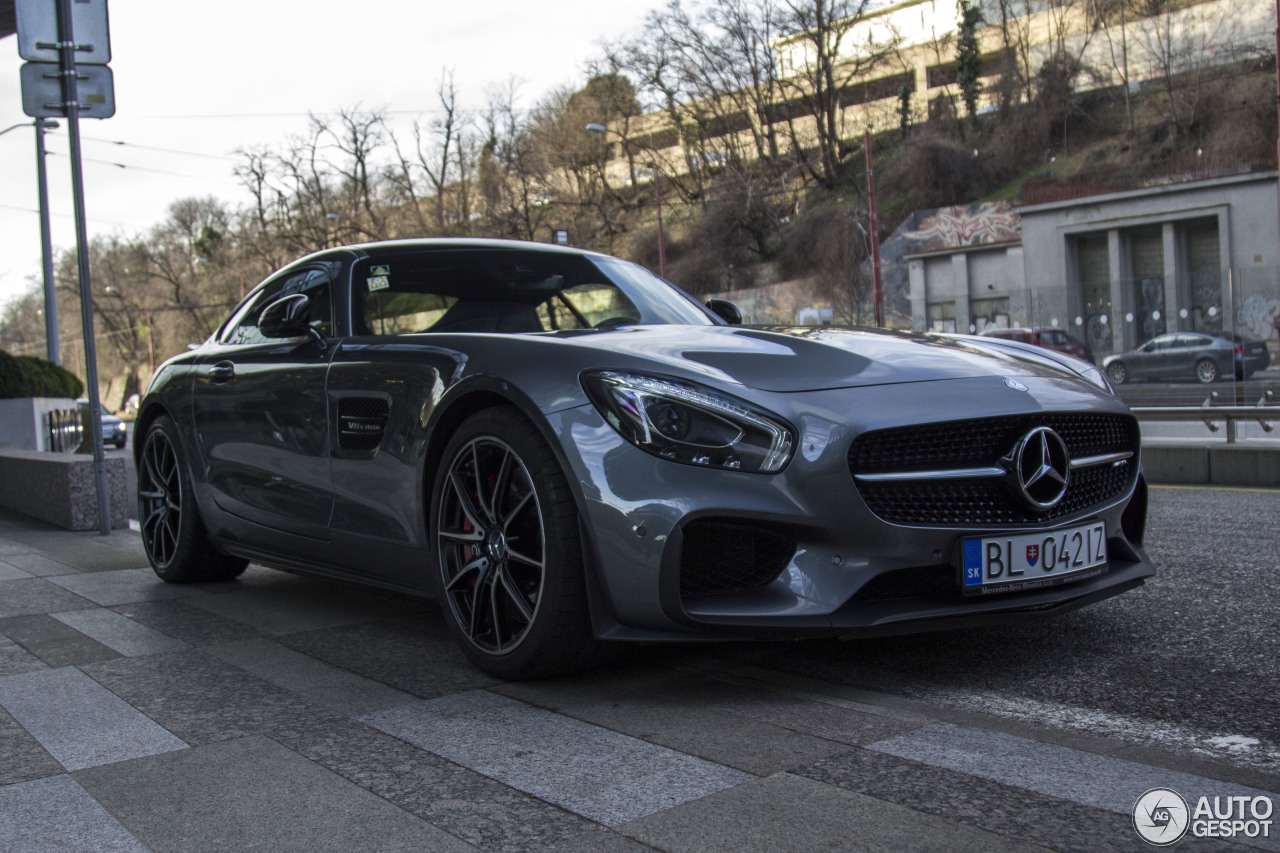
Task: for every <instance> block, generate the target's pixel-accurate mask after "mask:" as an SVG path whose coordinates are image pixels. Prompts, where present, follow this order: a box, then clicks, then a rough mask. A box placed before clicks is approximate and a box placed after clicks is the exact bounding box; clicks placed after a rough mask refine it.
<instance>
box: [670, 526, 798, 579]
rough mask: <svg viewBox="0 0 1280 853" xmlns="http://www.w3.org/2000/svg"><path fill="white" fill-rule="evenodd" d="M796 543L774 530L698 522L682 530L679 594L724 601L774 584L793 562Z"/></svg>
mask: <svg viewBox="0 0 1280 853" xmlns="http://www.w3.org/2000/svg"><path fill="white" fill-rule="evenodd" d="M795 550H796V543H795V539H793V538H792V537H790V536H788V535H786V534H783V533H778V532H776V531H773V530H766V529H761V528H758V527H748V526H747V525H744V524H739V523H735V522H726V521H710V520H708V521H695V522H693V523H692V524H690V525H688V526H686V527H685V528H684V546H683V548H682V549H681V552H680V594H681V595H687V596H696V595H723V594H725V593H730V592H746V591H749V590H753V589H759V588H760V587H763V586H766V585H768V584H769V583H772V582H773V580H774V578H776V577H777V576H778V575H779V574H780V573H781V572H782V570H783V569H784V568H786V565H787V563H788V562H790V560H791V555H792V554H794V553H795Z"/></svg>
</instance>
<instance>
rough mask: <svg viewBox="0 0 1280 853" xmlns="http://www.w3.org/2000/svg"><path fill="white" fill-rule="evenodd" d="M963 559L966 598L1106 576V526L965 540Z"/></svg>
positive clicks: (1096, 525)
mask: <svg viewBox="0 0 1280 853" xmlns="http://www.w3.org/2000/svg"><path fill="white" fill-rule="evenodd" d="M961 554H962V556H963V561H964V565H963V569H964V575H963V577H964V592H965V594H966V595H988V594H991V593H996V592H1016V591H1018V590H1023V589H1033V588H1035V587H1038V586H1049V585H1051V584H1055V583H1061V582H1063V581H1065V580H1068V579H1070V580H1078V579H1080V578H1081V577H1089V576H1091V575H1096V574H1101V572H1102V567H1103V566H1105V565H1106V563H1107V527H1106V525H1105V524H1104V523H1103V522H1101V521H1094V522H1090V523H1089V524H1083V525H1080V526H1078V527H1066V528H1063V529H1061V530H1054V531H1052V532H1049V533H1024V534H1021V535H1017V536H987V537H983V538H981V539H966V540H964V542H963V543H962V545H961Z"/></svg>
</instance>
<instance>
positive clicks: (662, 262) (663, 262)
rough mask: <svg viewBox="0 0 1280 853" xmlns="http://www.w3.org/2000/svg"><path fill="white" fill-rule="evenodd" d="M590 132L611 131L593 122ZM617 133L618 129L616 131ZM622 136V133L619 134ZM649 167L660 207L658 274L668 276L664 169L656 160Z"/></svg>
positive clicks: (588, 127) (589, 128)
mask: <svg viewBox="0 0 1280 853" xmlns="http://www.w3.org/2000/svg"><path fill="white" fill-rule="evenodd" d="M586 129H587V131H588V132H590V133H609V128H607V127H605V126H604V125H603V124H596V123H595V122H591V123H590V124H588V125H587V126H586ZM614 133H617V131H614ZM618 135H619V136H621V134H618ZM624 141H625V140H624ZM648 165H649V168H650V169H652V170H653V194H654V203H655V204H656V206H657V208H658V275H660V276H662V277H663V278H666V277H667V241H666V235H665V233H664V231H663V228H662V171H661V170H660V169H659V168H658V164H657V163H656V162H652V161H651V162H650V163H649V164H648Z"/></svg>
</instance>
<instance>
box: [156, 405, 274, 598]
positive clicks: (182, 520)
mask: <svg viewBox="0 0 1280 853" xmlns="http://www.w3.org/2000/svg"><path fill="white" fill-rule="evenodd" d="M180 441H181V439H180V438H179V437H178V428H177V426H176V425H175V424H174V422H173V421H172V420H170V419H169V418H168V417H163V416H162V417H159V418H156V420H155V423H153V424H152V425H151V427H150V428H149V429H148V430H147V433H146V439H145V441H144V442H143V445H142V455H141V456H139V457H138V517H139V519H140V520H141V528H142V547H143V549H144V550H145V551H146V552H147V559H148V560H149V561H150V562H151V567H152V568H153V569H154V570H155V573H156V575H157V576H158V577H159V578H160V579H161V580H163V581H166V582H167V583H195V582H198V581H228V580H231V579H232V578H235V577H238V576H239V575H240V574H241V573H242V572H244V570H245V568H246V567H247V566H248V565H249V561H248V560H243V559H240V558H238V557H231V556H228V555H226V554H223V553H221V552H220V551H218V550H217V549H216V548H214V547H213V544H212V543H210V542H209V536H208V534H207V533H206V532H205V528H204V522H203V521H202V520H201V518H200V510H199V508H198V507H197V506H196V497H195V495H194V494H193V493H192V490H191V477H190V475H189V474H188V473H187V466H186V462H185V459H184V458H183V455H182V445H181V443H180Z"/></svg>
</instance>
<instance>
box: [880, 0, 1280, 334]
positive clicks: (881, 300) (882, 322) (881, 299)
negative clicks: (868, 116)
mask: <svg viewBox="0 0 1280 853" xmlns="http://www.w3.org/2000/svg"><path fill="white" fill-rule="evenodd" d="M1276 2H1277V3H1280V0H1276ZM862 148H863V151H864V152H865V153H866V155H867V206H868V207H870V208H871V210H870V215H871V280H872V281H873V282H874V283H875V289H874V291H873V297H872V298H873V300H874V303H875V315H876V328H877V329H883V328H884V308H883V306H884V284H883V282H882V281H881V280H880V217H879V216H878V215H876V176H875V172H874V171H873V170H872V168H871V131H870V129H868V130H864V131H863V132H862Z"/></svg>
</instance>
